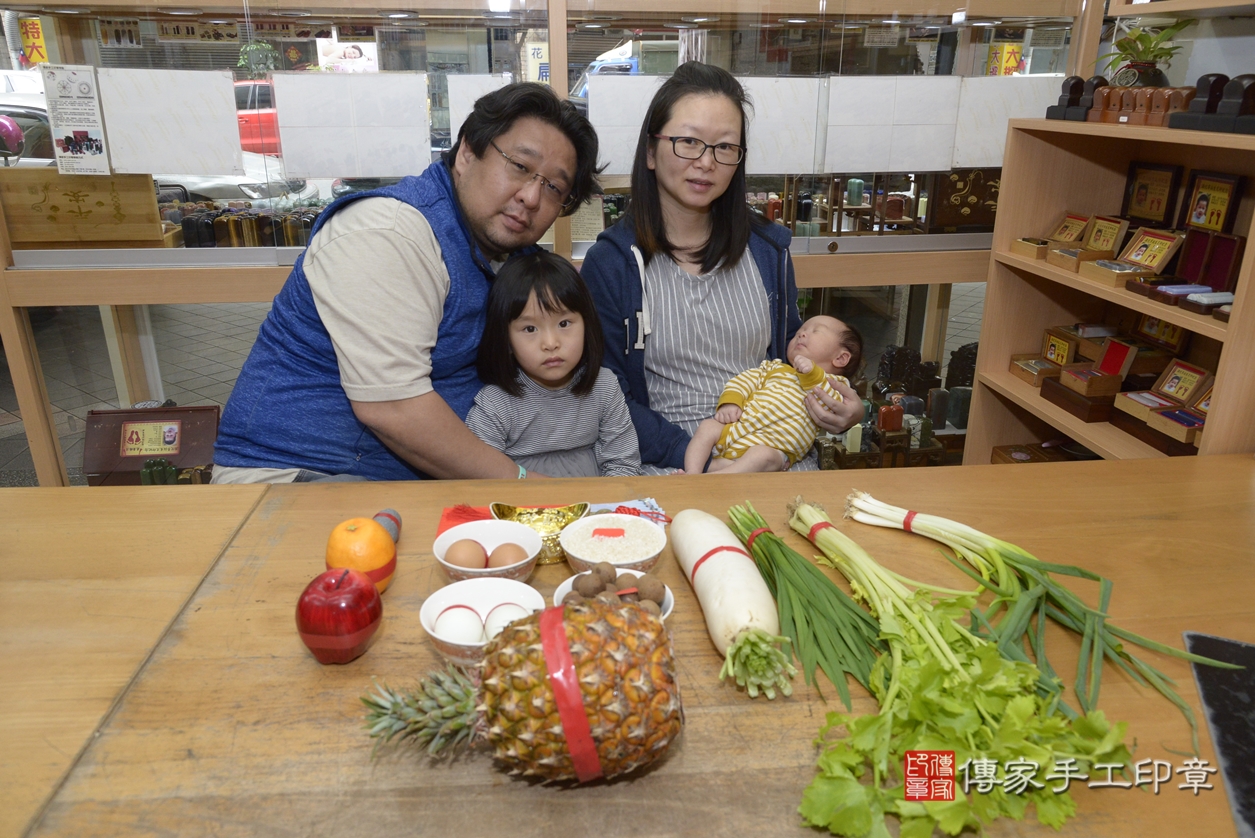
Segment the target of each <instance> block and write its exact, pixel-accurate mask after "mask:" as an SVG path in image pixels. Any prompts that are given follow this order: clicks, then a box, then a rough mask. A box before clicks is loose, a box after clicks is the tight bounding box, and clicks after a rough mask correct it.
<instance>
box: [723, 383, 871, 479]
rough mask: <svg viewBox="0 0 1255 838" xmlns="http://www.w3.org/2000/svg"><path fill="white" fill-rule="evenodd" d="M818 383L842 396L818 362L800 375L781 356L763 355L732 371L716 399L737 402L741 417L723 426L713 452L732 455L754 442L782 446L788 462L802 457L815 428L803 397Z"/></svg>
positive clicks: (733, 457)
mask: <svg viewBox="0 0 1255 838" xmlns="http://www.w3.org/2000/svg"><path fill="white" fill-rule="evenodd" d="M841 380H842V381H844V382H845V383H847V384H848V383H849V382H848V381H846V380H845V379H844V378H841ZM816 385H819V386H820V387H822V388H823V390H824V392H825V393H827V394H828V395H829V396H831V397H832V398H834V399H836V400H837V401H843V399H842V398H841V394H840V393H838V392H837V391H836V390H834V389H832V385H831V384H829V383H828V376H827V375H826V374H825V373H824V371H823V369H821V368H820V367H819V366H818V365H816V366H814V367H812V368H811V371H810V372H809V373H807V374H806V375H802V374H801V373H799V372H798V371H797V370H795V369H794V368H793V367H792V366H790V365H789V364H786V363H784V362H783V361H763V362H762V363H761V364H759V365H758V366H757V367H755V368H754V369H751V370H746V371H745V372H743V373H741V374H740V375H738V376H736V377H734V378H733V379H732V380H731V381H729V382H728V384H727V386H726V387H724V391H723V395H722V396H720V397H719V404H721V405H724V404H734V405H736V406H737V407H739V408H741V418H740V419H739V420H737V421H736V422H732V423H731V424H728V425H725V426H724V428H723V433H722V434H720V435H719V442H718V443H717V444H716V445H715V449H714V456H716V457H722V458H723V459H725V460H735V459H737V458H739V457H740V456H741V455H742V454H744V453H745V452H746V451H748V450H749V448H750V446H752V445H766V446H768V447H770V448H775V449H776V450H777V451H782V452H784V454H785V455H786V456H788V458H789V465H790V466H792V465H793V464H794V463H796V462H797V461H798V460H800V459H802V458H803V457H805V456H806V454H807V452H808V451H810V448H811V445H812V444H813V443H814V442H815V435H816V434H817V433H818V432H819V428H818V427H816V425H815V423H814V422H812V421H811V418H810V415H809V414H808V413H807V412H806V405H805V404H803V400H804V399H805V398H806V393H807V392H808V391H809V390H811V389H812V388H813V387H815V386H816Z"/></svg>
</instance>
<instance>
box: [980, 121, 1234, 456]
mask: <svg viewBox="0 0 1255 838" xmlns="http://www.w3.org/2000/svg"><path fill="white" fill-rule="evenodd" d="M1132 161H1142V162H1150V163H1163V164H1172V165H1179V166H1184V167H1185V168H1186V169H1187V170H1193V169H1206V170H1209V171H1222V172H1228V173H1233V174H1240V175H1244V176H1245V177H1246V178H1247V179H1248V182H1251V179H1252V178H1255V137H1250V136H1244V135H1239V134H1217V133H1209V132H1201V131H1182V130H1172V129H1165V128H1150V127H1133V126H1121V125H1103V124H1096V123H1078V122H1060V121H1053V120H1036V119H1033V120H1013V121H1012V122H1011V123H1010V128H1009V130H1008V137H1007V146H1006V156H1005V159H1004V162H1003V170H1002V196H1001V201H1000V203H999V207H998V218H997V222H996V224H995V227H994V238H993V259H992V261H991V264H990V267H989V277H988V281H987V283H986V296H985V316H984V321H983V324H982V327H981V339H980V357H979V360H978V362H977V376H976V381H977V384H976V387H975V390H974V392H973V394H972V413H971V420H970V423H969V425H968V440H967V449H966V453H965V458H964V462H965V463H988V462H989V458H990V452H991V450H992V449H993V447H994V446H998V445H1006V444H1014V443H1024V442H1029V441H1033V440H1046V439H1049V438H1051V437H1055V436H1058V435H1059V434H1066V435H1067V436H1070V437H1072V438H1074V439H1076V440H1078V441H1079V442H1081V443H1082V444H1084V445H1085V446H1087V447H1089V448H1090V449H1092V450H1093V451H1095V452H1096V453H1098V454H1100V455H1101V456H1103V457H1105V458H1107V459H1122V458H1131V457H1160V456H1164V455H1163V454H1162V453H1160V452H1159V451H1157V450H1155V449H1154V448H1151V447H1150V446H1149V445H1147V444H1145V443H1143V442H1141V441H1139V440H1138V439H1135V438H1134V437H1133V436H1130V435H1129V434H1127V433H1125V432H1124V431H1122V430H1120V429H1118V428H1116V427H1115V426H1113V425H1110V424H1107V423H1105V422H1102V423H1092V424H1086V423H1084V422H1081V421H1080V420H1079V419H1076V418H1074V417H1073V416H1072V415H1071V414H1069V413H1067V412H1065V411H1064V410H1063V409H1062V408H1059V407H1056V406H1055V405H1054V404H1052V403H1051V402H1049V401H1047V400H1046V399H1044V398H1042V397H1041V396H1040V395H1039V393H1038V391H1037V390H1036V388H1034V387H1033V386H1031V385H1030V384H1028V383H1025V382H1024V381H1022V380H1021V379H1019V378H1016V377H1015V376H1014V375H1012V374H1011V373H1010V372H1008V369H1007V368H1008V365H1009V361H1010V358H1011V356H1012V355H1013V354H1019V353H1030V352H1031V353H1036V352H1038V351H1039V349H1040V346H1041V340H1042V332H1043V330H1045V329H1046V328H1049V327H1053V326H1058V325H1061V324H1065V323H1077V322H1094V321H1102V320H1104V319H1108V320H1110V319H1112V317H1113V316H1119V314H1120V313H1122V312H1124V311H1132V312H1140V313H1143V314H1149V315H1152V316H1154V317H1157V318H1160V319H1162V320H1166V321H1168V322H1171V323H1173V324H1175V325H1177V326H1180V327H1181V328H1183V329H1186V330H1187V331H1190V332H1192V333H1194V335H1195V338H1194V340H1193V341H1191V344H1190V347H1189V354H1188V355H1187V356H1186V360H1190V361H1194V362H1196V363H1198V364H1199V365H1200V366H1203V367H1205V368H1207V369H1209V370H1212V371H1214V372H1215V375H1216V379H1215V392H1214V396H1213V400H1212V405H1211V411H1210V413H1209V414H1208V418H1207V431H1206V433H1205V434H1204V435H1203V440H1202V444H1201V446H1200V448H1199V453H1201V454H1227V453H1234V452H1243V451H1255V422H1253V421H1252V415H1255V379H1253V376H1255V300H1252V299H1251V297H1252V294H1253V293H1255V292H1253V291H1252V284H1253V283H1255V277H1252V273H1255V250H1251V249H1248V250H1247V251H1246V256H1245V259H1244V261H1243V263H1242V267H1241V271H1240V274H1239V275H1238V280H1237V287H1236V291H1235V300H1234V303H1233V311H1232V315H1231V318H1230V320H1229V321H1228V322H1227V323H1226V322H1222V321H1220V320H1217V319H1215V318H1213V317H1208V316H1203V315H1200V314H1195V313H1192V312H1189V311H1185V310H1183V309H1181V308H1178V307H1173V306H1168V305H1164V304H1162V303H1159V302H1156V301H1154V300H1151V299H1149V298H1147V297H1142V296H1139V295H1137V294H1134V293H1132V292H1130V291H1127V290H1125V289H1124V288H1123V287H1118V288H1113V287H1110V286H1108V285H1103V284H1099V283H1097V282H1095V281H1093V280H1090V279H1088V278H1086V277H1084V276H1081V275H1079V274H1076V273H1072V272H1070V271H1067V270H1064V269H1062V268H1057V267H1055V266H1053V265H1049V264H1047V263H1046V262H1044V261H1041V260H1037V259H1033V258H1030V257H1026V256H1020V255H1016V254H1013V253H1011V252H1010V245H1011V243H1012V242H1013V241H1014V240H1015V239H1017V238H1020V237H1023V236H1043V235H1047V234H1048V233H1049V228H1050V226H1051V225H1053V224H1055V223H1056V222H1057V220H1058V219H1059V218H1060V217H1062V216H1063V214H1064V213H1065V212H1068V211H1072V212H1077V213H1085V214H1087V215H1092V214H1105V215H1115V214H1117V213H1119V211H1120V207H1121V200H1122V198H1123V195H1124V190H1125V183H1126V177H1127V174H1128V170H1129V164H1130V162H1132ZM1253 207H1255V200H1252V199H1251V198H1249V197H1248V198H1246V199H1245V200H1243V201H1242V203H1241V204H1240V206H1239V207H1238V212H1237V222H1236V226H1235V227H1234V230H1233V232H1234V233H1236V234H1239V235H1242V236H1247V237H1249V236H1250V235H1251V234H1252V233H1255V229H1252V208H1253Z"/></svg>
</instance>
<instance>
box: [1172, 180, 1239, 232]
mask: <svg viewBox="0 0 1255 838" xmlns="http://www.w3.org/2000/svg"><path fill="white" fill-rule="evenodd" d="M1244 185H1245V178H1243V177H1242V175H1231V174H1227V173H1225V172H1204V171H1199V170H1198V169H1195V170H1193V171H1191V172H1190V179H1189V182H1188V185H1187V186H1186V189H1185V203H1183V204H1182V205H1181V215H1180V218H1179V219H1178V220H1177V227H1178V228H1179V229H1182V230H1184V229H1187V228H1191V227H1192V228H1194V229H1196V230H1207V231H1210V232H1213V233H1225V234H1228V233H1232V232H1233V223H1234V222H1235V221H1236V220H1237V215H1238V204H1239V203H1240V202H1241V200H1242V187H1243V186H1244Z"/></svg>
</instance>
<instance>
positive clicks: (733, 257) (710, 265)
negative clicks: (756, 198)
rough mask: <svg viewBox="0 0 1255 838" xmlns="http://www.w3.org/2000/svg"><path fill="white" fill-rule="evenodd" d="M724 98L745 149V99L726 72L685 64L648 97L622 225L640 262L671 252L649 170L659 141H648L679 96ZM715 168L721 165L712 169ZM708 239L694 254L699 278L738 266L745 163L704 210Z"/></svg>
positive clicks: (744, 232)
mask: <svg viewBox="0 0 1255 838" xmlns="http://www.w3.org/2000/svg"><path fill="white" fill-rule="evenodd" d="M694 94H696V95H700V96H711V95H717V96H726V97H727V98H728V99H729V100H730V101H731V102H732V104H734V105H736V107H737V110H739V111H740V112H741V145H743V146H745V147H746V148H748V147H749V134H748V126H747V125H746V122H747V120H746V118H745V109H746V108H747V107H750V101H749V97H748V96H746V95H745V89H744V88H743V87H741V83H740V82H738V81H737V80H736V79H735V78H733V77H732V74H731V73H729V72H728V71H727V70H721V69H719V68H718V67H712V66H711V65H709V64H702V63H701V62H700V61H686V62H685V63H684V64H681V65H680V66H679V67H678V68H677V69H676V71H675V73H674V74H673V75H672V76H671V78H669V79H667V80H666V81H665V82H663V84H662V87H660V88H659V89H658V92H657V93H656V94H654V100H653V101H652V102H650V103H649V111H648V112H647V113H646V114H645V122H644V123H643V124H642V125H641V135H640V138H639V139H638V141H637V143H636V158H635V160H634V161H633V162H632V203H631V205H630V207H629V208H628V212H627V215H628V218H627V219H626V221H627V223H630V224H631V225H632V226H633V229H634V231H635V233H636V245H637V247H639V248H640V250H641V253H642V254H643V255H644V257H645V262H646V263H648V262H649V260H650V259H652V258H653V257H654V255H655V254H657V253H665V254H667V255H668V256H670V257H672V258H674V257H675V246H674V245H673V244H672V243H671V240H670V239H668V238H667V225H666V223H665V222H664V221H663V217H662V203H661V201H660V200H659V197H658V178H657V175H656V173H655V172H654V171H653V170H652V169H650V168H649V164H648V159H649V151H650V150H651V149H653V150H654V152H655V154H657V153H658V148H659V142H660V141H659V140H657V139H656V138H655V137H654V135H655V134H658V133H661V132H662V128H663V126H664V125H666V124H667V123H668V122H669V121H670V120H671V115H672V111H673V110H674V109H675V103H676V102H678V101H679V100H680V99H682V98H684V97H685V96H691V95H694ZM716 165H723V164H722V163H718V164H716ZM710 221H711V224H710V238H709V239H708V240H707V242H706V245H705V247H703V248H702V249H701V250H699V251H698V253H697V259H698V260H700V262H701V266H702V272H703V273H709V272H710V271H712V270H714V269H715V268H716V267H717V266H718V265H720V264H724V265H732V264H735V263H736V262H737V261H739V260H740V258H741V255H742V254H744V253H745V247H746V245H748V244H749V240H750V225H751V224H752V223H753V222H754V214H753V213H751V212H750V209H749V206H747V205H746V203H745V157H742V158H741V162H740V163H738V164H737V167H736V172H735V173H734V174H733V175H732V182H731V183H729V184H728V188H727V190H726V191H725V192H724V193H723V194H722V195H720V196H719V197H718V198H716V199H715V200H714V202H713V203H712V204H711V206H710Z"/></svg>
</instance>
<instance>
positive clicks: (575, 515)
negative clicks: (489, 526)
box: [488, 503, 588, 564]
mask: <svg viewBox="0 0 1255 838" xmlns="http://www.w3.org/2000/svg"><path fill="white" fill-rule="evenodd" d="M488 509H489V510H490V511H491V512H492V517H494V518H496V519H498V520H501V521H517V522H518V523H520V524H526V525H527V526H529V527H531V528H532V529H534V530H536V532H538V533H539V534H540V543H541V547H540V556H539V557H538V559H537V561H536V563H537V564H557V563H558V562H561V561H564V560H565V559H566V553H564V552H563V551H562V545H561V544H559V543H558V536H559V535H560V534H561V533H562V528H563V527H565V526H566V525H567V524H569V523H571V522H572V521H578V520H579V519H580V518H583V517H584V516H585V515H587V514H588V504H587V503H573V504H571V505H569V506H551V507H537V506H510V505H508V504H504V503H494V504H491V505H490V506H489V507H488Z"/></svg>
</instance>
